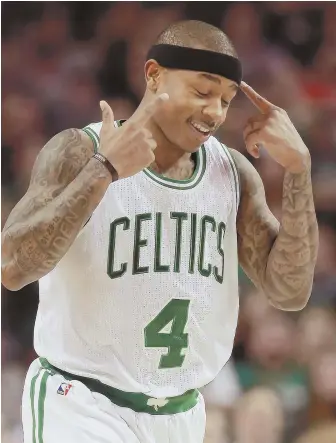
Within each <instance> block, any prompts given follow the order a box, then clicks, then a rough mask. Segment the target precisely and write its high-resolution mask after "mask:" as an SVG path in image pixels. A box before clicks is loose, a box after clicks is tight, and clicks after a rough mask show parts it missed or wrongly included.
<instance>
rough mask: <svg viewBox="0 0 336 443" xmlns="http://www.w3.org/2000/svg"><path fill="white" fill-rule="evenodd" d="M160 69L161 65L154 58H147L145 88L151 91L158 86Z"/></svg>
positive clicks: (154, 90)
mask: <svg viewBox="0 0 336 443" xmlns="http://www.w3.org/2000/svg"><path fill="white" fill-rule="evenodd" d="M162 70H163V68H162V66H160V65H159V64H158V63H157V61H155V60H148V61H147V62H146V63H145V79H146V84H147V88H148V89H150V90H151V91H153V92H156V90H157V88H158V86H159V82H160V77H161V74H162Z"/></svg>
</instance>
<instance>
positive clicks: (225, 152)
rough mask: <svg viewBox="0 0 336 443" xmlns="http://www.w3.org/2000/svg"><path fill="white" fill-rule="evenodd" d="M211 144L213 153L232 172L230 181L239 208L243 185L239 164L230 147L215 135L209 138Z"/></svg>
mask: <svg viewBox="0 0 336 443" xmlns="http://www.w3.org/2000/svg"><path fill="white" fill-rule="evenodd" d="M209 142H210V144H211V146H210V149H211V154H212V155H214V156H219V157H220V159H221V160H222V161H223V162H224V163H225V164H226V165H227V167H228V170H229V174H230V181H231V183H232V188H233V192H234V195H235V200H236V209H237V210H238V206H239V202H240V192H241V186H240V178H239V171H238V168H237V165H236V163H235V161H234V158H233V156H232V154H231V152H230V149H229V148H228V147H227V146H226V145H225V144H224V143H222V142H220V141H219V140H217V139H216V138H215V137H211V138H210V140H209Z"/></svg>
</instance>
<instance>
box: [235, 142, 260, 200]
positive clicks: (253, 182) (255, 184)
mask: <svg viewBox="0 0 336 443" xmlns="http://www.w3.org/2000/svg"><path fill="white" fill-rule="evenodd" d="M229 151H230V154H231V155H232V158H233V160H234V162H235V165H236V168H237V170H238V173H239V178H240V185H241V194H242V195H241V196H242V197H244V194H246V193H247V194H249V195H251V194H255V193H257V192H259V193H261V194H263V195H265V189H264V184H263V182H262V180H261V177H260V175H259V173H258V171H257V170H256V169H255V167H254V166H253V165H252V163H251V162H250V161H249V160H248V159H247V158H246V157H245V156H244V155H243V154H241V153H240V152H239V151H237V150H235V149H231V148H229Z"/></svg>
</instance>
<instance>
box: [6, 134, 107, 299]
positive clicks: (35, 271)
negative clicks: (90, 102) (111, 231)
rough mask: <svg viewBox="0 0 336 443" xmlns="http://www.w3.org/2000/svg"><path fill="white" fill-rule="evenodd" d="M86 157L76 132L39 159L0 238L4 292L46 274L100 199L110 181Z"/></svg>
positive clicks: (87, 147) (87, 149)
mask: <svg viewBox="0 0 336 443" xmlns="http://www.w3.org/2000/svg"><path fill="white" fill-rule="evenodd" d="M92 154H93V145H92V142H91V140H90V138H89V137H88V136H87V135H86V134H85V133H84V132H83V131H81V130H78V129H69V130H66V131H63V132H61V133H60V134H58V135H56V136H55V137H54V138H52V139H51V140H50V141H49V142H48V143H47V144H46V145H45V146H44V148H43V149H42V150H41V152H40V153H39V155H38V157H37V159H36V162H35V165H34V168H33V171H32V175H31V180H30V185H29V188H28V191H27V193H26V194H25V195H24V197H23V198H22V199H21V200H20V201H19V203H18V204H17V205H16V206H15V207H14V209H13V210H12V212H11V213H10V215H9V217H8V220H7V222H6V224H5V226H4V229H3V232H2V239H1V240H2V267H1V271H2V272H1V273H2V283H3V284H4V285H5V286H6V287H7V288H8V289H11V290H18V289H20V288H22V287H23V286H25V285H27V284H28V283H31V282H33V281H35V280H38V279H39V278H41V277H42V276H44V275H46V274H47V273H49V272H50V271H51V270H52V269H53V268H54V267H55V266H56V264H57V263H58V262H59V261H60V259H61V258H62V257H63V256H64V254H65V253H66V252H67V250H68V249H69V248H70V246H71V244H72V243H73V241H74V240H75V238H76V236H77V235H78V233H79V231H80V229H81V228H82V226H83V225H84V224H85V223H86V221H87V220H88V219H89V217H90V216H91V214H92V212H93V211H94V209H95V208H96V207H97V205H98V204H99V202H100V200H101V199H102V197H103V196H104V194H105V191H106V189H107V187H108V185H109V184H110V183H111V177H110V175H109V172H108V171H107V170H106V168H105V167H104V166H103V165H102V164H101V163H100V162H98V161H97V160H95V159H91V157H92Z"/></svg>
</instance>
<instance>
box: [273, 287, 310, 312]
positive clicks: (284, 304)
mask: <svg viewBox="0 0 336 443" xmlns="http://www.w3.org/2000/svg"><path fill="white" fill-rule="evenodd" d="M267 295H268V297H267V298H268V300H269V302H270V304H271V305H272V306H273V307H274V308H276V309H279V310H281V311H302V309H304V308H305V307H306V306H307V304H308V301H309V298H310V295H311V287H310V288H309V290H305V291H301V292H295V291H292V292H291V293H288V294H283V293H281V294H276V293H275V292H272V291H269V292H268V293H267Z"/></svg>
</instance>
